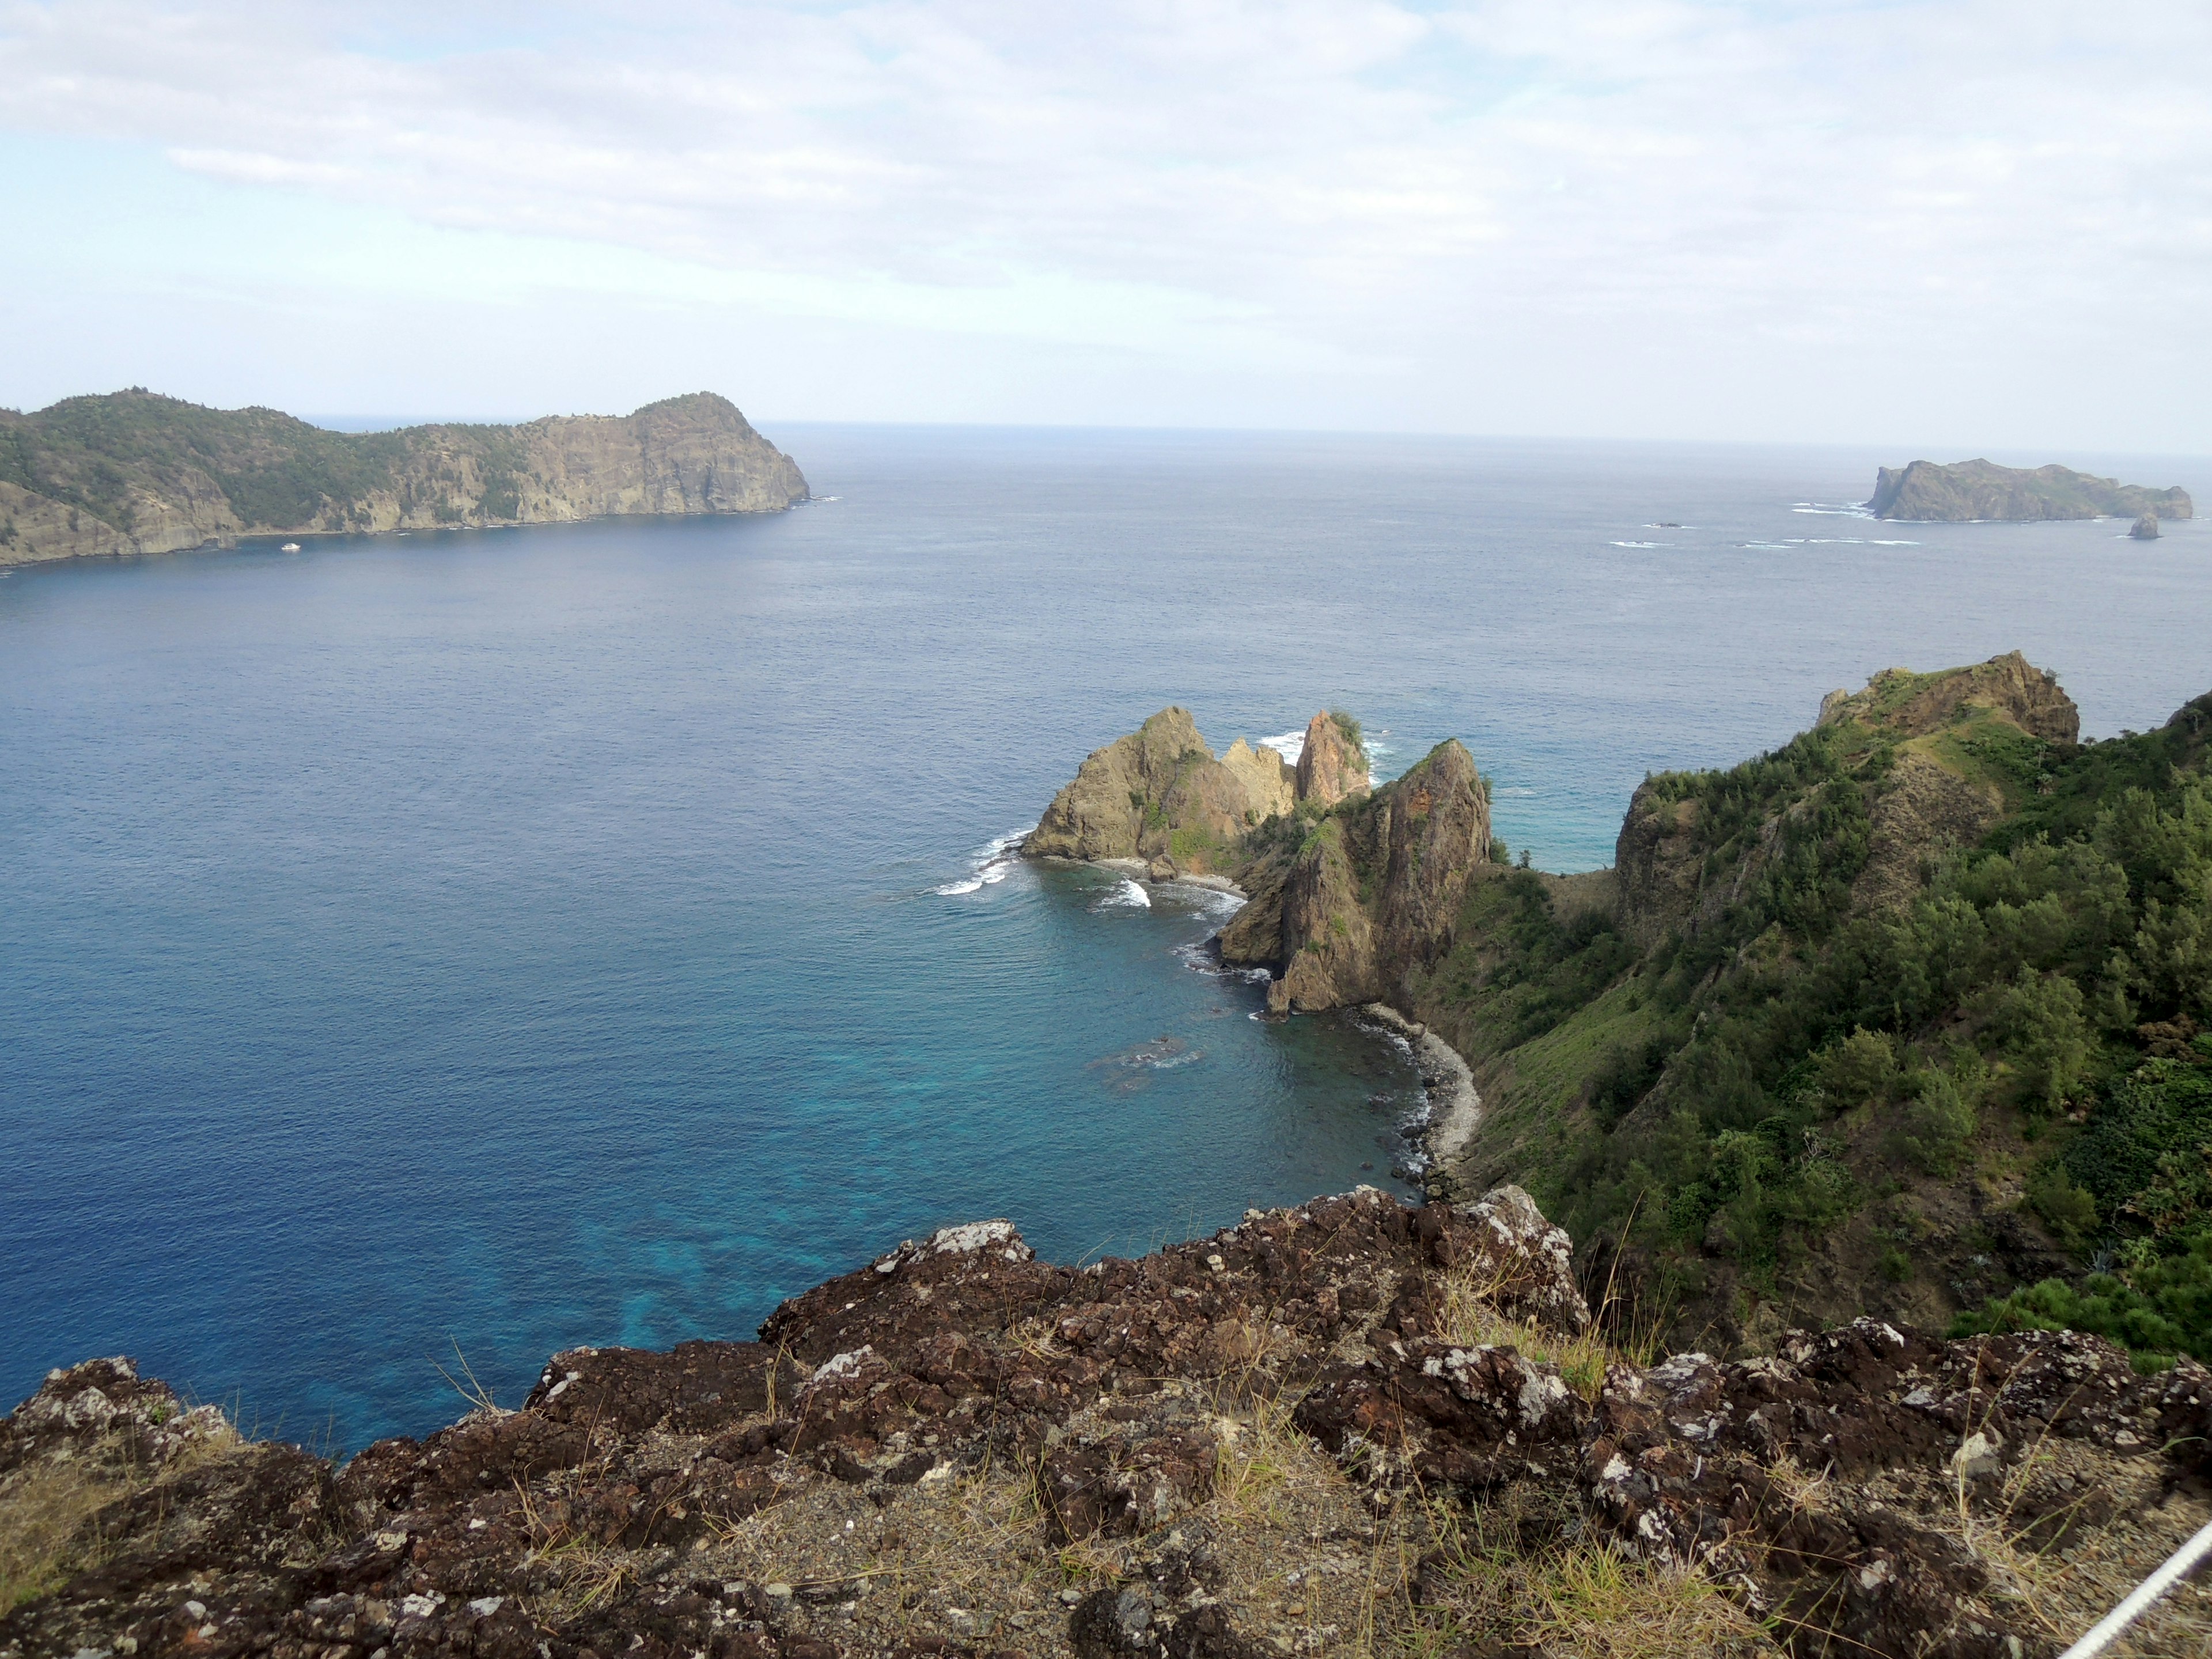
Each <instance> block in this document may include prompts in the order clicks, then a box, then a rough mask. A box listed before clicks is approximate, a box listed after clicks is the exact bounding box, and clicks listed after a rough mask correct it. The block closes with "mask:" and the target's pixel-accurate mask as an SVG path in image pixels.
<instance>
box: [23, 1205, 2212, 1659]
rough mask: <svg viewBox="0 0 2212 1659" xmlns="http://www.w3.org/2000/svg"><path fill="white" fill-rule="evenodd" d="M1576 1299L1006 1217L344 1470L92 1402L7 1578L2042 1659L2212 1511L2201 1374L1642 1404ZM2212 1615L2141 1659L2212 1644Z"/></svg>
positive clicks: (1960, 1359) (665, 1616) (1290, 1242)
mask: <svg viewBox="0 0 2212 1659" xmlns="http://www.w3.org/2000/svg"><path fill="white" fill-rule="evenodd" d="M1567 1263H1568V1250H1567V1247H1566V1243H1565V1236H1564V1235H1562V1234H1559V1231H1558V1230H1557V1229H1555V1228H1552V1227H1550V1226H1549V1225H1547V1224H1546V1223H1545V1222H1544V1221H1543V1219H1542V1218H1541V1216H1539V1215H1537V1214H1536V1213H1535V1212H1534V1206H1531V1205H1530V1204H1529V1203H1528V1200H1527V1198H1526V1196H1525V1194H1519V1193H1518V1192H1517V1191H1512V1190H1506V1191H1501V1192H1499V1193H1497V1194H1490V1195H1489V1196H1488V1197H1487V1198H1486V1200H1484V1202H1483V1203H1481V1204H1480V1205H1476V1206H1467V1207H1466V1208H1464V1209H1453V1208H1446V1207H1443V1206H1432V1207H1430V1208H1426V1209H1408V1208H1406V1207H1404V1206H1401V1205H1400V1204H1398V1203H1397V1202H1396V1201H1395V1200H1391V1199H1389V1198H1388V1197H1386V1196H1384V1195H1383V1194H1379V1193H1376V1192H1373V1191H1370V1190H1364V1189H1363V1190H1362V1191H1360V1192H1358V1193H1355V1194H1348V1195H1346V1196H1342V1197H1337V1198H1329V1199H1322V1200H1316V1201H1315V1202H1313V1203H1311V1204H1309V1205H1306V1206H1302V1207H1300V1208H1298V1209H1295V1210H1281V1211H1274V1212H1268V1213H1266V1214H1261V1212H1249V1215H1248V1218H1247V1219H1246V1220H1245V1221H1244V1222H1243V1224H1242V1225H1238V1226H1237V1227H1234V1228H1231V1229H1229V1230H1227V1231H1224V1232H1221V1233H1218V1234H1216V1235H1214V1236H1213V1237H1210V1238H1206V1239H1200V1240H1197V1241H1194V1242H1192V1243H1188V1244H1183V1245H1178V1246H1176V1247H1174V1248H1172V1249H1167V1250H1164V1251H1162V1252H1160V1253H1159V1254H1158V1255H1153V1256H1150V1257H1147V1258H1146V1259H1144V1260H1142V1261H1104V1262H1101V1263H1098V1264H1097V1265H1095V1266H1093V1267H1089V1268H1086V1269H1073V1268H1068V1267H1056V1266H1052V1265H1049V1264H1047V1263H1043V1262H1040V1261H1036V1260H1035V1259H1034V1258H1033V1256H1032V1255H1031V1253H1030V1250H1029V1249H1028V1247H1027V1246H1026V1245H1025V1244H1024V1243H1023V1242H1022V1240H1021V1238H1020V1237H1019V1235H1018V1234H1017V1233H1016V1232H1015V1231H1014V1230H1013V1229H1012V1227H1011V1226H1009V1225H1007V1224H1006V1223H1004V1222H989V1223H981V1224H975V1225H969V1226H965V1227H960V1228H953V1229H948V1230H946V1231H942V1232H939V1233H938V1234H936V1235H934V1236H933V1237H929V1238H927V1239H923V1240H920V1241H916V1242H914V1243H908V1244H905V1245H902V1246H901V1247H900V1248H899V1249H896V1250H893V1251H891V1252H890V1253H889V1254H887V1255H884V1256H883V1257H881V1258H880V1259H878V1260H877V1261H873V1262H871V1263H869V1264H867V1265H866V1266H864V1267H860V1269H859V1270H857V1271H856V1272H854V1273H848V1274H847V1275H845V1276H844V1277H842V1278H841V1279H836V1280H833V1281H831V1282H830V1283H829V1284H826V1285H822V1286H820V1287H819V1288H817V1289H816V1290H814V1291H809V1292H808V1293H806V1294H805V1295H804V1296H801V1297H796V1298H794V1299H793V1300H792V1301H790V1302H788V1303H787V1304H784V1305H783V1306H782V1307H781V1308H780V1309H779V1310H777V1311H776V1312H775V1315H774V1316H772V1317H771V1318H770V1319H769V1321H768V1322H767V1323H766V1324H765V1325H764V1326H763V1328H762V1330H761V1333H760V1338H761V1340H759V1341H758V1342H757V1343H739V1342H727V1343H708V1342H695V1343H686V1344H684V1345H682V1346H679V1347H678V1348H676V1349H675V1350H673V1351H672V1352H668V1353H647V1352H638V1351H633V1350H625V1349H601V1350H592V1349H578V1350H575V1351H573V1352H568V1353H563V1354H560V1355H557V1356H556V1357H555V1358H554V1359H553V1360H552V1362H551V1363H550V1364H549V1365H548V1366H547V1367H546V1369H545V1371H544V1376H543V1377H542V1378H541V1379H540V1381H539V1383H538V1386H537V1388H536V1389H534V1390H533V1392H532V1395H531V1396H530V1398H529V1400H528V1401H526V1404H525V1405H524V1407H522V1409H520V1411H515V1412H499V1411H495V1410H482V1411H478V1412H476V1413H471V1415H470V1416H469V1417H468V1418H466V1419H463V1420H462V1421H461V1422H460V1423H459V1424H457V1425H454V1426H453V1427H452V1428H449V1429H447V1430H443V1431H440V1432H439V1433H437V1434H435V1435H433V1436H431V1437H429V1438H428V1440H427V1441H423V1442H421V1443H416V1442H415V1441H411V1440H395V1441H386V1442H380V1443H378V1444H376V1445H374V1446H372V1447H370V1448H368V1449H367V1450H365V1451H363V1452H362V1454H361V1455H359V1456H357V1457H356V1458H355V1459H354V1460H353V1462H351V1463H350V1464H349V1465H347V1466H346V1467H345V1468H343V1469H342V1470H333V1469H332V1468H329V1467H328V1466H326V1465H325V1464H323V1463H321V1462H319V1461H318V1460H315V1459H313V1458H312V1457H309V1456H307V1455H306V1454H305V1453H302V1452H301V1451H299V1450H297V1449H293V1448H289V1447H282V1446H271V1445H266V1444H263V1445H253V1444H248V1443H243V1442H238V1441H236V1440H235V1439H234V1437H229V1436H228V1431H227V1429H222V1427H221V1426H220V1425H216V1424H211V1423H210V1422H209V1421H208V1419H205V1418H204V1416H203V1414H200V1413H182V1412H180V1411H179V1410H177V1408H176V1402H175V1401H174V1400H173V1397H172V1396H170V1395H169V1394H168V1393H167V1390H166V1389H161V1387H160V1386H159V1385H158V1384H151V1383H143V1382H142V1381H140V1380H139V1379H137V1377H136V1376H135V1375H134V1374H132V1373H131V1371H130V1370H129V1368H128V1366H127V1364H125V1362H119V1361H95V1362H93V1363H91V1364H86V1365H82V1366H79V1367H77V1368H76V1369H75V1370H70V1371H61V1372H56V1373H54V1374H53V1375H52V1376H50V1377H49V1378H48V1379H47V1381H46V1384H45V1385H44V1386H43V1387H42V1388H41V1389H40V1391H39V1393H38V1394H37V1395H34V1396H33V1398H32V1399H31V1400H29V1401H26V1402H25V1403H24V1404H23V1405H22V1406H21V1407H19V1408H18V1409H17V1411H16V1412H15V1414H14V1416H13V1417H11V1418H9V1419H7V1420H6V1422H5V1424H4V1425H0V1528H5V1529H6V1530H5V1531H4V1532H0V1539H3V1540H4V1541H6V1542H7V1543H9V1545H10V1546H11V1547H12V1546H15V1545H16V1544H18V1543H20V1542H21V1540H22V1539H23V1538H24V1537H25V1536H26V1535H27V1534H26V1532H25V1522H26V1519H27V1517H28V1516H33V1515H34V1514H35V1515H48V1514H52V1513H53V1512H54V1510H53V1505H54V1503H55V1501H56V1500H55V1494H56V1492H60V1491H63V1490H65V1489H67V1490H77V1491H80V1492H82V1490H83V1489H85V1487H86V1486H88V1484H89V1486H90V1487H91V1489H92V1492H93V1495H94V1497H95V1498H100V1499H101V1500H103V1501H100V1502H99V1503H97V1504H85V1503H82V1502H80V1504H79V1509H78V1513H79V1514H80V1516H81V1519H80V1520H79V1521H78V1522H77V1523H76V1526H75V1528H74V1529H73V1530H66V1531H65V1532H64V1535H63V1536H61V1538H60V1540H59V1541H58V1543H57V1544H56V1545H55V1546H54V1547H52V1548H51V1549H49V1550H48V1551H47V1552H46V1555H45V1557H43V1558H42V1559H41V1561H40V1564H39V1565H37V1567H36V1571H37V1573H38V1574H39V1575H40V1576H38V1577H36V1578H35V1582H29V1583H27V1585H26V1588H27V1592H28V1599H27V1600H26V1601H23V1602H22V1604H21V1606H19V1607H15V1610H14V1611H13V1612H12V1613H9V1614H7V1615H6V1616H5V1618H4V1619H0V1654H5V1655H8V1656H10V1659H13V1656H16V1655H22V1656H31V1655H40V1656H46V1655H77V1654H83V1653H106V1654H139V1655H146V1654H155V1653H172V1652H175V1653H184V1652H190V1653H193V1654H208V1655H237V1654H249V1653H269V1654H280V1655H287V1656H291V1655H298V1656H302V1659H305V1656H308V1655H314V1656H319V1659H341V1656H360V1659H374V1656H375V1655H378V1654H380V1653H381V1654H383V1655H386V1656H387V1659H403V1656H408V1655H415V1654H430V1653H453V1654H471V1655H478V1656H489V1659H506V1656H512V1659H577V1656H584V1655H605V1656H610V1659H612V1656H628V1655H636V1656H639V1659H664V1656H665V1659H676V1656H690V1655H695V1654H709V1655H713V1656H716V1659H737V1656H754V1659H836V1656H843V1655H850V1656H859V1655H878V1654H890V1655H899V1656H910V1655H921V1654H946V1655H969V1656H978V1655H984V1654H1026V1655H1035V1656H1042V1655H1055V1656H1057V1655H1071V1654H1072V1655H1080V1656H1092V1655H1133V1654H1150V1655H1156V1656H1157V1655H1162V1654H1167V1655H1176V1656H1183V1659H1199V1656H1213V1659H1231V1656H1233V1659H1248V1656H1249V1659H1258V1656H1263V1655H1279V1654H1291V1653H1301V1652H1350V1651H1374V1650H1395V1649H1397V1648H1400V1647H1404V1648H1407V1649H1408V1650H1413V1649H1418V1650H1422V1651H1431V1650H1434V1651H1444V1650H1450V1651H1455V1652H1489V1651H1504V1650H1508V1649H1510V1650H1514V1651H1533V1650H1534V1648H1533V1646H1532V1644H1534V1643H1535V1642H1537V1641H1538V1640H1540V1639H1541V1641H1542V1642H1543V1644H1544V1645H1545V1648H1546V1650H1547V1651H1552V1652H1557V1653H1567V1652H1577V1651H1585V1650H1588V1651H1597V1650H1599V1648H1598V1646H1597V1635H1598V1633H1599V1632H1601V1630H1603V1631H1610V1632H1611V1633H1612V1634H1613V1635H1618V1633H1619V1632H1620V1629H1622V1628H1627V1627H1633V1628H1635V1629H1636V1630H1637V1631H1638V1634H1639V1638H1640V1639H1641V1640H1642V1641H1643V1642H1644V1644H1645V1645H1644V1647H1643V1648H1642V1650H1643V1651H1647V1652H1652V1653H1674V1652H1683V1653H1687V1652H1705V1651H1725V1650H1733V1651H1743V1652H1752V1651H1762V1650H1764V1651H1772V1650H1774V1649H1775V1648H1776V1647H1777V1645H1779V1646H1780V1647H1782V1648H1786V1649H1788V1650H1793V1651H1795V1652H1797V1653H1801V1654H1805V1655H1808V1656H1809V1655H1813V1654H1826V1653H1832V1652H1843V1651H1850V1652H1861V1653H1873V1654H1881V1655H1898V1656H1902V1655H1906V1654H1912V1655H1921V1654H1947V1655H1960V1656H1989V1659H1999V1656H2012V1655H2022V1656H2048V1655H2050V1654H2051V1653H2053V1652H2055V1651H2056V1650H2057V1647H2058V1646H2059V1645H2061V1644H2063V1642H2064V1640H2066V1639H2067V1638H2069V1637H2070V1636H2071V1635H2072V1634H2074V1633H2076V1632H2078V1631H2079V1630H2080V1629H2081V1628H2083V1627H2085V1626H2087V1624H2088V1623H2089V1622H2091V1620H2093V1618H2094V1617H2095V1616H2096V1615H2097V1614H2098V1613H2100V1612H2101V1611H2102V1610H2103V1607H2104V1606H2105V1605H2106V1604H2108V1602H2109V1601H2112V1600H2117V1599H2118V1595H2119V1594H2120V1593H2122V1592H2124V1589H2126V1588H2127V1587H2128V1585H2129V1583H2132V1582H2133V1578H2134V1577H2138V1576H2140V1574H2141V1573H2142V1572H2143V1571H2148V1568H2149V1567H2150V1566H2151V1565H2154V1564H2155V1562H2156V1561H2157V1560H2158V1559H2161V1558H2162V1556H2163V1555H2164V1554H2165V1553H2166V1552H2167V1551H2168V1550H2169V1549H2170V1548H2171V1547H2172V1541H2175V1540H2178V1538H2179V1537H2180V1536H2185V1535H2186V1534H2187V1533H2188V1532H2189V1531H2191V1530H2192V1529H2193V1528H2195V1527H2196V1526H2197V1525H2199V1524H2201V1522H2202V1521H2203V1516H2204V1515H2205V1513H2206V1512H2207V1506H2206V1504H2205V1501H2204V1498H2203V1494H2202V1491H2201V1488H2199V1487H2198V1486H2195V1485H2192V1484H2191V1483H2192V1481H2193V1480H2197V1478H2199V1477H2201V1475H2202V1474H2204V1473H2206V1470H2205V1468H2204V1465H2205V1461H2206V1460H2205V1452H2204V1446H2205V1440H2204V1438H2203V1437H2204V1436H2205V1435H2206V1433H2207V1431H2208V1430H2212V1376H2208V1375H2207V1373H2206V1372H2205V1371H2204V1370H2203V1369H2202V1368H2201V1367H2197V1366H2196V1365H2193V1364H2187V1363H2184V1364H2182V1365H2181V1366H2179V1367H2178V1368H2177V1369H2176V1370H2173V1371H2172V1372H2171V1373H2169V1374H2167V1375H2166V1376H2159V1377H2149V1378H2146V1377H2140V1376H2136V1375H2135V1374H2134V1373H2133V1372H2132V1371H2130V1370H2129V1368H2128V1366H2127V1364H2125V1362H2124V1360H2123V1359H2122V1358H2120V1357H2119V1356H2118V1354H2117V1353H2115V1352H2114V1351H2113V1350H2112V1349H2111V1348H2110V1347H2108V1346H2106V1345H2104V1344H2102V1343H2100V1342H2098V1341H2096V1340H2090V1339H2085V1338H2080V1337H2074V1336H2056V1335H2042V1334H2032V1335H2026V1336H2014V1337H2005V1338H2000V1339H1980V1340H1972V1341H1965V1342H1953V1343H1942V1342H1936V1341H1932V1340H1929V1339H1927V1338H1925V1337H1923V1336H1920V1335H1917V1334H1914V1333H1912V1332H1910V1331H1906V1330H1902V1329H1898V1328H1892V1327H1890V1326H1887V1325H1884V1324H1881V1323H1880V1322H1871V1321H1862V1322H1859V1323H1858V1324H1856V1325H1853V1326H1850V1327H1849V1328H1845V1329H1843V1330H1840V1331H1834V1332H1830V1333H1828V1334H1824V1335H1818V1336H1815V1335H1806V1334H1792V1335H1791V1336H1790V1337H1788V1338H1787V1339H1786V1340H1784V1343H1783V1344H1782V1346H1781V1349H1780V1351H1779V1352H1778V1353H1777V1354H1775V1355H1773V1356H1771V1357H1770V1358H1763V1359H1757V1360H1750V1361H1743V1362H1738V1363H1735V1364H1717V1363H1715V1362H1713V1361H1711V1360H1709V1359H1707V1358H1705V1357H1704V1356H1702V1355H1697V1354H1689V1355H1683V1356H1679V1357H1677V1358H1673V1359H1670V1360H1668V1361H1667V1362H1665V1363H1664V1364H1658V1365H1640V1364H1635V1363H1632V1361H1631V1360H1630V1359H1628V1358H1626V1357H1625V1356H1622V1355H1619V1354H1613V1355H1611V1356H1609V1357H1608V1355H1607V1353H1606V1352H1605V1351H1604V1350H1603V1349H1602V1347H1601V1345H1600V1344H1599V1342H1598V1340H1597V1339H1596V1338H1595V1336H1594V1335H1593V1334H1590V1333H1589V1313H1588V1310H1587V1308H1586V1306H1585V1305H1584V1303H1583V1297H1582V1295H1581V1293H1580V1291H1579V1290H1578V1289H1577V1286H1576V1285H1575V1283H1574V1280H1573V1279H1572V1278H1571V1275H1570V1273H1569V1272H1568V1267H1567ZM187 1424H197V1425H198V1426H197V1428H195V1429H193V1430H191V1431H186V1430H185V1426H184V1425H187ZM71 1482H75V1483H76V1486H74V1487H72V1486H70V1483H71ZM1477 1534H1479V1535H1480V1539H1481V1540H1483V1542H1482V1543H1481V1544H1480V1547H1471V1546H1470V1543H1469V1540H1470V1539H1471V1538H1473V1537H1474V1536H1476V1535H1477ZM2037 1552H2042V1553H2037ZM10 1559H24V1558H22V1557H21V1554H20V1553H16V1554H15V1555H13V1556H11V1558H10ZM1577 1564H1579V1565H1577ZM1561 1573H1567V1574H1570V1575H1572V1574H1575V1573H1581V1574H1582V1575H1583V1577H1580V1578H1577V1579H1575V1580H1574V1581H1573V1582H1575V1583H1582V1584H1583V1585H1585V1586H1589V1585H1595V1584H1598V1583H1605V1584H1608V1585H1611V1586H1613V1587H1614V1590H1613V1594H1614V1595H1615V1596H1616V1599H1615V1600H1613V1601H1608V1602H1604V1603H1602V1604H1593V1603H1591V1602H1590V1601H1589V1595H1588V1594H1587V1590H1586V1589H1585V1590H1583V1591H1578V1592H1577V1595H1578V1596H1579V1597H1580V1600H1579V1601H1577V1600H1573V1599H1570V1600H1569V1601H1561V1600H1559V1596H1558V1595H1557V1594H1556V1593H1555V1592H1556V1589H1557V1586H1558V1585H1559V1583H1561V1582H1563V1581H1562V1580H1560V1579H1559V1577H1558V1575H1559V1574H1561ZM1547 1586H1552V1587H1553V1589H1550V1590H1547V1589H1546V1587H1547ZM1547 1595H1549V1596H1550V1597H1551V1599H1549V1600H1547V1599H1546V1597H1547ZM2202 1605H2203V1598H2202V1597H2200V1596H2197V1595H2196V1594H2195V1593H2194V1592H2191V1591H2184V1592H2182V1593H2180V1597H2179V1600H2178V1601H2177V1602H2176V1603H2175V1604H2174V1605H2173V1606H2172V1607H2170V1608H2168V1609H2167V1610H2166V1612H2165V1613H2161V1614H2160V1622H2159V1623H2157V1624H2155V1625H2154V1626H2153V1627H2152V1629H2151V1632H2150V1638H2149V1645H2147V1646H2144V1647H2142V1648H2139V1649H2138V1651H2145V1652H2181V1651H2193V1649H2191V1648H2188V1647H2186V1646H2177V1645H2174V1644H2176V1643H2187V1642H2190V1641H2192V1640H2196V1639H2197V1638H2198V1637H2199V1636H2201V1633H2202V1630H2203V1626H2201V1625H2199V1626H2191V1625H2190V1624H2189V1622H2188V1621H2189V1620H2193V1619H2196V1618H2197V1616H2198V1613H2199V1612H2200V1611H2201V1609H2202ZM1577 1607H1582V1608H1583V1609H1584V1611H1583V1612H1577ZM1578 1618H1579V1619H1582V1620H1583V1621H1584V1622H1583V1624H1582V1625H1580V1626H1577V1623H1576V1622H1575V1621H1576V1620H1577V1619H1578ZM1622 1620H1629V1621H1632V1626H1623V1625H1622V1623H1621V1621H1622ZM1578 1632H1580V1633H1579V1634H1578ZM1585 1638H1587V1640H1585ZM1454 1643H1460V1644H1471V1645H1465V1646H1458V1647H1455V1646H1453V1645H1452V1644H1454ZM2161 1643H2163V1644H2165V1645H2160V1644H2161ZM1484 1644H1492V1645H1488V1646H1486V1645H1484ZM1603 1650H1605V1651H1617V1649H1615V1648H1613V1647H1610V1646H1608V1647H1606V1648H1604V1649H1603Z"/></svg>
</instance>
